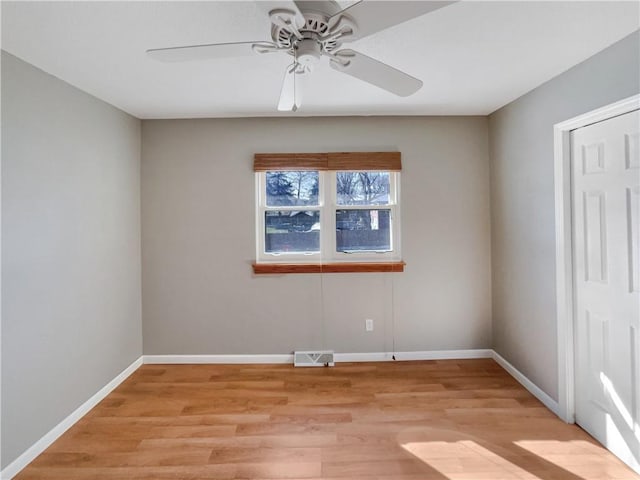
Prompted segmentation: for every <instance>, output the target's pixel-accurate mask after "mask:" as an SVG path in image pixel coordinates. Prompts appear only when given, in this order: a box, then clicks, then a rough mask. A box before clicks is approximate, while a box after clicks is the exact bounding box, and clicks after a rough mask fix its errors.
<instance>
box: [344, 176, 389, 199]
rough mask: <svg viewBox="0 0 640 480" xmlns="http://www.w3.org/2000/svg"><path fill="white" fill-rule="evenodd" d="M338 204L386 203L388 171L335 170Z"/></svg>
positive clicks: (387, 197)
mask: <svg viewBox="0 0 640 480" xmlns="http://www.w3.org/2000/svg"><path fill="white" fill-rule="evenodd" d="M336 190H337V192H336V193H337V200H338V205H387V204H388V203H389V172H337V173H336Z"/></svg>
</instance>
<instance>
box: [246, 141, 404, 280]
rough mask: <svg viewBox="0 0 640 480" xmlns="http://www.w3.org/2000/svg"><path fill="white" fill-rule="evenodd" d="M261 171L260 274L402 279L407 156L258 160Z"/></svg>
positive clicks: (273, 156)
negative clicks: (387, 274)
mask: <svg viewBox="0 0 640 480" xmlns="http://www.w3.org/2000/svg"><path fill="white" fill-rule="evenodd" d="M254 170H255V171H256V190H257V192H256V229H257V233H256V238H257V242H256V243H257V245H256V248H257V256H256V260H257V261H256V264H255V265H254V271H256V273H262V270H264V273H275V272H276V271H282V272H284V273H286V272H288V271H292V272H293V271H296V272H298V271H300V272H307V271H308V272H311V271H325V270H326V271H360V270H354V269H353V267H354V266H355V264H356V263H358V264H366V265H365V266H364V267H363V268H362V270H365V271H402V269H401V268H400V269H398V266H399V265H401V262H400V260H401V256H400V205H399V184H400V172H399V170H400V154H399V153H397V152H388V153H387V152H384V153H360V152H358V153H335V154H332V153H327V154H256V159H255V162H254ZM269 264H271V265H277V264H280V265H285V264H286V265H289V266H291V265H293V266H295V268H291V269H289V270H283V269H273V268H271V269H259V268H256V265H269ZM333 264H341V265H342V264H348V265H347V267H345V266H344V265H342V266H339V267H336V268H334V269H333V270H331V268H330V266H331V265H333ZM375 264H381V265H380V267H379V268H374V267H375ZM303 265H314V266H315V267H314V268H309V269H305V268H301V266H303ZM318 265H321V266H322V268H318ZM394 265H395V266H394ZM392 267H393V268H392ZM259 270H261V271H260V272H259Z"/></svg>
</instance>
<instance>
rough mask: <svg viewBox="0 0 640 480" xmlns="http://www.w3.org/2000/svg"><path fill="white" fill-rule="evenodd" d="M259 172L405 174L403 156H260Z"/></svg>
mask: <svg viewBox="0 0 640 480" xmlns="http://www.w3.org/2000/svg"><path fill="white" fill-rule="evenodd" d="M253 170H254V171H256V172H264V171H274V170H347V171H351V170H380V171H392V172H398V171H400V170H402V164H401V161H400V152H328V153H256V154H255V156H254V160H253Z"/></svg>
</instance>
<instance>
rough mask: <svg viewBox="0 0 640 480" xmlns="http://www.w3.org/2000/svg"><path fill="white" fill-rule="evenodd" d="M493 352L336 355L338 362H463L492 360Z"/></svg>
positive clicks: (449, 351) (485, 350) (480, 350)
mask: <svg viewBox="0 0 640 480" xmlns="http://www.w3.org/2000/svg"><path fill="white" fill-rule="evenodd" d="M492 355H493V350H491V349H479V350H433V351H422V352H396V353H395V354H394V353H391V352H372V353H336V354H335V357H334V358H335V361H336V362H388V361H392V360H393V357H394V356H395V359H396V360H397V361H400V362H401V361H409V360H462V359H468V358H492Z"/></svg>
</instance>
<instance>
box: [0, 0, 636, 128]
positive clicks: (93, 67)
mask: <svg viewBox="0 0 640 480" xmlns="http://www.w3.org/2000/svg"><path fill="white" fill-rule="evenodd" d="M365 1H375V0H365ZM277 3H282V2H257V3H256V2H250V1H234V2H213V1H209V2H186V1H173V2H153V1H149V2H80V1H76V2H7V1H3V2H2V48H3V49H4V50H6V51H8V52H9V53H11V54H13V55H15V56H17V57H19V58H21V59H23V60H25V61H27V62H29V63H31V64H33V65H35V66H37V67H39V68H41V69H42V70H44V71H46V72H48V73H50V74H52V75H55V76H56V77H59V78H61V79H63V80H65V81H66V82H68V83H70V84H72V85H74V86H76V87H78V88H80V89H82V90H84V91H86V92H89V93H90V94H92V95H95V96H96V97H98V98H101V99H103V100H105V101H106V102H109V103H111V104H113V105H115V106H117V107H119V108H121V109H122V110H125V111H126V112H129V113H130V114H132V115H134V116H136V117H139V118H185V117H238V116H243V117H250V116H279V115H291V116H311V115H485V114H488V113H491V112H493V111H494V110H496V109H497V108H499V107H501V106H503V105H505V104H506V103H508V102H510V101H512V100H514V99H515V98H517V97H519V96H520V95H522V94H524V93H526V92H527V91H529V90H531V89H533V88H535V87H536V86H538V85H540V84H541V83H543V82H545V81H546V80H549V79H551V78H553V77H554V76H556V75H558V74H559V73H561V72H563V71H565V70H567V69H568V68H570V67H571V66H573V65H575V64H577V63H579V62H581V61H583V60H585V59H586V58H588V57H590V56H591V55H593V54H595V53H597V52H598V51H600V50H602V49H604V48H606V47H607V46H609V45H611V44H612V43H614V42H616V41H617V40H620V39H621V38H623V37H625V36H626V35H628V34H629V33H631V32H633V31H634V30H637V29H638V28H640V19H639V18H640V15H639V6H640V4H639V3H638V2H637V1H630V2H612V1H605V2H583V1H570V2H541V1H529V2H511V1H502V2H482V1H461V2H459V3H455V4H453V5H450V6H448V7H445V8H442V9H440V10H437V11H435V12H432V13H429V14H427V15H423V16H421V17H418V18H415V19H412V20H409V21H408V22H405V23H403V24H400V25H397V26H394V27H392V28H389V29H387V30H384V31H382V32H379V33H376V34H374V35H371V36H369V37H367V38H364V39H361V40H358V41H356V42H353V43H351V44H348V45H346V44H345V45H346V46H348V47H349V48H353V49H354V50H357V51H359V52H362V53H364V54H366V55H369V56H371V57H374V58H376V59H378V60H381V61H383V62H385V63H388V64H390V65H392V66H394V67H396V68H398V69H400V70H403V71H405V72H407V73H409V74H411V75H413V76H415V77H417V78H420V79H421V80H423V82H424V86H423V87H422V89H421V90H420V91H418V92H417V93H416V94H414V95H412V96H410V97H407V98H400V97H396V96H394V95H392V94H390V93H388V92H386V91H383V90H380V89H379V88H377V87H374V86H371V85H369V84H366V83H363V82H361V81H358V80H356V79H355V78H352V77H350V76H347V75H344V74H342V73H340V72H337V71H335V70H333V69H331V68H329V66H328V65H327V64H326V63H323V64H322V65H321V66H319V67H318V68H317V69H316V70H315V71H314V72H313V75H312V77H311V78H310V79H309V82H308V85H307V89H306V91H305V94H304V102H303V106H302V107H301V108H300V109H299V110H298V112H296V113H286V114H283V113H280V112H277V110H276V106H277V103H278V98H279V95H280V88H281V84H282V78H283V75H284V71H285V68H286V66H287V65H288V64H289V63H290V58H289V57H288V56H287V55H285V54H268V55H253V56H248V57H241V58H232V59H217V60H207V61H199V62H186V63H160V62H157V61H155V60H152V59H150V58H148V57H147V55H146V54H145V51H146V50H147V49H149V48H161V47H170V46H180V45H194V44H205V43H218V42H239V41H253V40H270V33H269V32H270V30H269V20H268V18H267V16H266V13H265V12H266V11H268V10H269V7H270V6H272V4H277ZM388 3H393V2H388ZM324 60H325V62H326V59H324Z"/></svg>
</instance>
